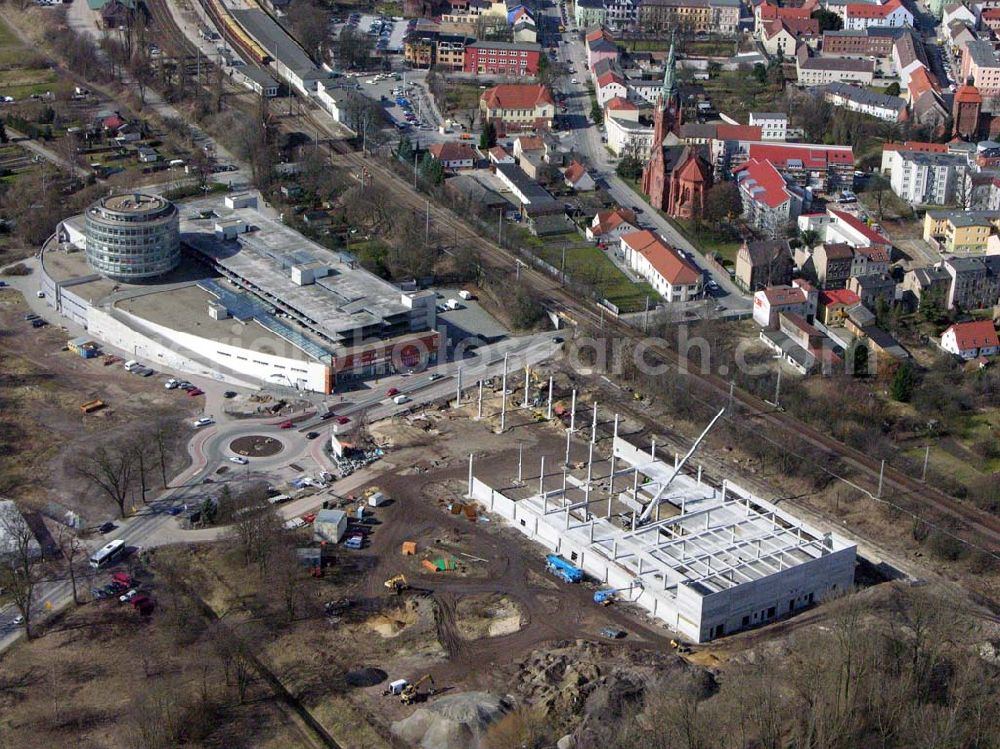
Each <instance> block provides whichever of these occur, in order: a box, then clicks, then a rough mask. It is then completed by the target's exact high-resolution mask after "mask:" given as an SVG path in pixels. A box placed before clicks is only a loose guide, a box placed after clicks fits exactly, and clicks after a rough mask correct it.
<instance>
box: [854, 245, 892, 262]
mask: <svg viewBox="0 0 1000 749" xmlns="http://www.w3.org/2000/svg"><path fill="white" fill-rule="evenodd" d="M854 251H855V252H857V253H859V254H861V255H864V256H865V257H867V258H868V260H869V261H871V262H873V263H888V262H889V251H888V250H887V249H886V248H885V247H858V248H857V249H856V250H854Z"/></svg>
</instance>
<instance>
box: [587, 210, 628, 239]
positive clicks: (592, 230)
mask: <svg viewBox="0 0 1000 749" xmlns="http://www.w3.org/2000/svg"><path fill="white" fill-rule="evenodd" d="M637 231H639V222H638V220H636V217H635V213H634V212H633V211H632V210H631V209H629V208H616V209H615V210H613V211H599V212H598V213H597V215H595V216H594V220H593V221H591V222H590V226H588V227H587V240H588V241H590V242H603V243H605V244H614V245H617V244H618V243H619V240H620V239H621V238H622V236H623V235H625V234H631V233H633V232H637Z"/></svg>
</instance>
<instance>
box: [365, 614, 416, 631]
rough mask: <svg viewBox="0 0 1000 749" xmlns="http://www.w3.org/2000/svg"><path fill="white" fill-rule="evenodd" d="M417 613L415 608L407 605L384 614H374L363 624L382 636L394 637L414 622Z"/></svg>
mask: <svg viewBox="0 0 1000 749" xmlns="http://www.w3.org/2000/svg"><path fill="white" fill-rule="evenodd" d="M417 618H418V614H417V611H416V609H415V608H411V607H409V606H407V607H406V608H399V609H396V610H394V611H389V612H387V613H384V614H376V615H375V616H373V617H372V618H371V619H369V620H368V621H366V622H365V626H366V627H368V628H369V629H370V630H372V631H373V632H377V633H378V634H380V635H382V637H385V638H390V637H396V636H397V635H399V634H400V633H401V632H403V631H404V630H406V628H407V627H409V626H411V625H413V624H415V623H416V621H417Z"/></svg>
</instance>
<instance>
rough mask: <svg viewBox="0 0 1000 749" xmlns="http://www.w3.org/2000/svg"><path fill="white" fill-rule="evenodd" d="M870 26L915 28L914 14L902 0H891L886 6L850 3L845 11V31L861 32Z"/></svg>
mask: <svg viewBox="0 0 1000 749" xmlns="http://www.w3.org/2000/svg"><path fill="white" fill-rule="evenodd" d="M869 26H890V27H897V28H898V27H901V26H913V14H912V13H911V12H910V11H909V10H907V9H906V6H904V5H903V3H902V2H901V1H900V0H889V2H887V3H885V4H884V5H869V4H868V3H848V4H847V6H846V8H845V9H844V29H846V30H847V31H860V30H861V29H864V28H867V27H869Z"/></svg>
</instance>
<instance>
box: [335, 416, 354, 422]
mask: <svg viewBox="0 0 1000 749" xmlns="http://www.w3.org/2000/svg"><path fill="white" fill-rule="evenodd" d="M350 420H351V418H350V417H349V416H338V417H337V423H338V424H346V423H347V422H349V421H350Z"/></svg>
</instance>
